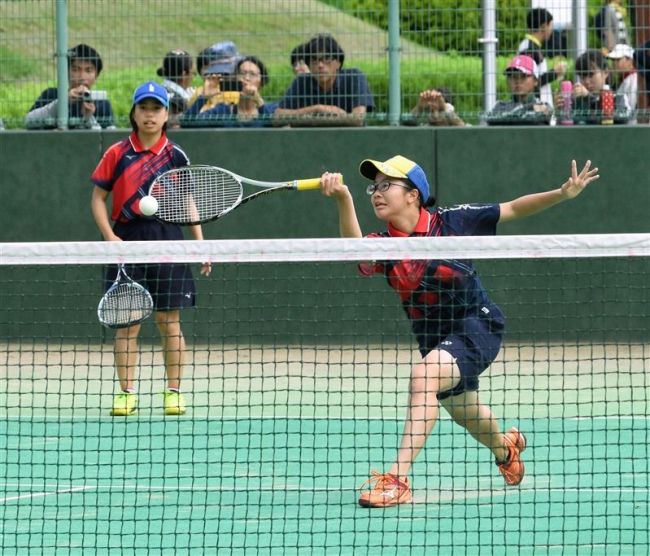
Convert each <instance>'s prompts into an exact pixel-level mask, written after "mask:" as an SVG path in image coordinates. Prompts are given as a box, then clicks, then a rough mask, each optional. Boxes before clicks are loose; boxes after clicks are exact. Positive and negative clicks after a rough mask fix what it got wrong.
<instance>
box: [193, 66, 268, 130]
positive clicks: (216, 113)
mask: <svg viewBox="0 0 650 556" xmlns="http://www.w3.org/2000/svg"><path fill="white" fill-rule="evenodd" d="M235 76H236V79H237V89H238V92H239V100H238V102H237V103H236V104H233V103H227V102H221V103H219V104H217V105H216V106H214V107H212V108H210V109H208V110H204V111H201V106H202V100H201V99H199V100H197V102H196V103H195V104H194V105H193V106H192V108H191V109H190V110H189V111H188V113H187V115H188V116H191V115H193V116H194V117H195V118H196V121H197V122H200V123H203V124H204V125H210V126H219V127H264V126H268V125H271V116H272V115H273V113H274V112H275V110H276V108H277V103H267V102H266V101H265V100H264V98H263V97H262V95H261V90H262V88H263V87H264V85H266V84H267V83H268V82H269V74H268V71H267V69H266V66H265V65H264V63H263V62H262V61H261V60H260V59H259V58H257V57H256V56H244V57H243V58H241V59H240V60H239V62H237V65H236V68H235Z"/></svg>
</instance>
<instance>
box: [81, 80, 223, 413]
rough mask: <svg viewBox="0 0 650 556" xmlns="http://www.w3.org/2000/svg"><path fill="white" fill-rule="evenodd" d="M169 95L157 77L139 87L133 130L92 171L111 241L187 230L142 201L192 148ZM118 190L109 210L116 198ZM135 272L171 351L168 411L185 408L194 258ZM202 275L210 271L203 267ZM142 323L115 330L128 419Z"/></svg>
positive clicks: (178, 236) (120, 407) (193, 230)
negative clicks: (186, 326)
mask: <svg viewBox="0 0 650 556" xmlns="http://www.w3.org/2000/svg"><path fill="white" fill-rule="evenodd" d="M168 119H169V95H168V93H167V90H166V89H165V87H163V86H162V85H160V84H159V83H156V82H154V81H147V82H146V83H143V84H141V85H139V86H138V87H137V88H136V89H135V91H134V92H133V102H132V106H131V111H130V113H129V120H130V121H131V126H132V128H133V131H132V132H131V134H130V135H129V136H128V137H126V138H124V139H122V140H121V141H119V142H117V143H114V144H113V145H111V146H110V147H109V148H108V149H107V151H106V152H105V153H104V156H103V157H102V159H101V160H100V161H99V164H98V165H97V167H96V168H95V170H94V171H93V173H92V175H91V178H90V179H91V182H92V183H93V185H94V187H93V191H92V197H91V210H92V214H93V217H94V219H95V223H96V224H97V228H98V229H99V231H100V233H101V234H102V236H103V238H104V240H106V241H176V240H182V239H183V231H182V229H181V228H180V226H178V225H176V224H169V223H165V222H162V221H160V220H158V219H157V218H155V217H150V216H147V215H145V214H144V213H143V212H142V210H141V209H140V200H141V199H142V198H143V197H144V196H145V195H147V194H148V192H149V189H150V187H151V185H152V183H153V181H154V180H155V179H156V178H157V177H158V176H159V175H161V174H163V173H164V172H166V171H167V170H171V169H173V168H181V167H184V166H187V165H188V164H189V163H190V161H189V158H188V157H187V155H186V154H185V152H184V151H183V150H182V149H181V148H180V147H179V146H178V145H177V144H175V143H174V142H172V141H170V140H169V139H168V137H167V133H166V129H167V122H168ZM110 195H112V203H111V206H112V212H111V214H110V216H109V212H108V206H107V204H108V198H109V196H110ZM189 232H190V234H191V235H192V239H195V240H201V239H203V232H202V230H201V227H200V226H190V227H189ZM117 272H118V271H117V267H115V266H114V265H111V266H109V267H107V268H106V269H105V275H104V288H105V290H108V288H109V287H110V286H111V284H112V282H113V281H114V280H115V277H116V275H117ZM126 272H127V273H128V275H129V277H130V278H131V279H133V280H135V281H136V282H138V283H140V284H141V285H142V286H144V287H145V288H146V289H147V290H148V291H149V292H150V293H151V297H152V298H153V303H154V310H155V313H154V319H155V322H156V326H157V328H158V330H159V332H160V337H161V343H162V347H163V351H164V361H165V374H166V389H165V391H164V392H163V411H164V413H165V415H182V414H184V413H185V411H186V409H185V400H184V398H183V395H182V394H181V392H180V386H181V379H182V376H183V366H184V365H183V363H184V353H185V340H184V338H183V332H182V330H181V321H180V313H181V309H183V308H186V307H193V306H194V305H195V284H194V279H193V277H192V272H191V270H190V268H189V266H188V265H187V264H184V263H174V264H151V265H140V264H133V265H126ZM201 274H204V275H208V274H210V266H209V265H207V264H206V265H203V267H202V269H201ZM139 333H140V324H136V325H132V326H128V327H126V328H120V329H118V330H116V333H115V348H114V353H115V366H116V371H117V377H118V380H119V385H120V391H119V392H118V393H117V394H116V395H115V397H114V399H113V407H112V409H111V415H113V416H117V417H127V416H129V415H133V414H135V413H136V412H137V411H138V396H137V385H138V379H137V361H138V335H139Z"/></svg>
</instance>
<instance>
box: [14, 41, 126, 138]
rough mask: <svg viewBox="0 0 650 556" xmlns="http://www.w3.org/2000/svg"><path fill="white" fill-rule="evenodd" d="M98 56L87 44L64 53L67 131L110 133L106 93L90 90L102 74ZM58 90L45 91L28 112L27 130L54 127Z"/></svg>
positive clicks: (110, 125) (109, 109) (110, 118)
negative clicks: (66, 86)
mask: <svg viewBox="0 0 650 556" xmlns="http://www.w3.org/2000/svg"><path fill="white" fill-rule="evenodd" d="M102 67H103V64H102V59H101V56H100V55H99V52H97V50H95V49H94V48H93V47H92V46H88V45H87V44H78V45H77V46H75V47H73V48H71V49H70V50H68V85H69V89H68V127H69V128H70V129H102V128H104V129H106V128H109V129H113V128H115V123H114V118H113V108H112V106H111V103H110V101H109V100H108V98H107V95H106V91H96V90H93V86H94V85H95V82H96V81H97V78H98V77H99V74H100V73H101V71H102ZM58 103H59V99H58V90H57V88H56V87H50V88H48V89H45V90H44V91H43V92H42V93H41V95H40V96H39V97H38V98H37V99H36V102H34V105H33V106H32V107H31V108H30V110H29V112H28V114H27V116H26V118H25V127H27V129H55V128H56V127H57V110H58Z"/></svg>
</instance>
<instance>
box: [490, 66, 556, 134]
mask: <svg viewBox="0 0 650 556" xmlns="http://www.w3.org/2000/svg"><path fill="white" fill-rule="evenodd" d="M503 73H504V75H505V76H506V81H507V84H508V89H509V90H510V93H511V94H512V96H511V98H510V99H508V100H500V101H498V102H497V103H496V104H495V105H494V107H493V108H492V110H490V111H489V112H488V113H487V115H486V118H485V119H486V121H487V123H488V125H536V124H537V125H548V124H550V122H551V118H552V116H553V109H552V107H551V106H550V105H549V104H547V103H546V102H543V101H542V100H540V98H539V96H538V93H537V90H538V83H539V66H538V65H537V63H536V62H535V60H533V58H532V57H530V56H527V55H525V54H518V55H517V56H515V57H514V58H512V59H511V60H510V62H509V63H508V65H507V66H506V69H505V71H504V72H503Z"/></svg>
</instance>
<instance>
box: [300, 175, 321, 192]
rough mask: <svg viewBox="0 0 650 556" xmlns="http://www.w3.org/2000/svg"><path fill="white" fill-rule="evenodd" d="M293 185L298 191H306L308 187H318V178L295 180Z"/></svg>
mask: <svg viewBox="0 0 650 556" xmlns="http://www.w3.org/2000/svg"><path fill="white" fill-rule="evenodd" d="M295 185H296V189H297V190H298V191H307V190H308V189H320V178H311V179H308V180H296V181H295Z"/></svg>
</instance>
